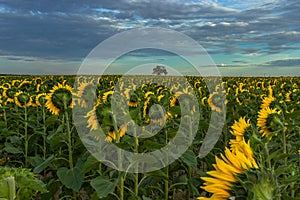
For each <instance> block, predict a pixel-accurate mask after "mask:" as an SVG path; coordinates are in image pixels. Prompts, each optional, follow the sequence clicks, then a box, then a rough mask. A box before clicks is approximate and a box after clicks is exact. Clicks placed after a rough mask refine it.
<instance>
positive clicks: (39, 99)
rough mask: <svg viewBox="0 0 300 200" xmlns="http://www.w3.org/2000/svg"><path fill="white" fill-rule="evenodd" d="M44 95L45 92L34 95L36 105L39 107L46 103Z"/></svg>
mask: <svg viewBox="0 0 300 200" xmlns="http://www.w3.org/2000/svg"><path fill="white" fill-rule="evenodd" d="M46 96H47V94H46V93H40V94H38V95H36V97H35V103H36V105H37V106H39V107H42V106H44V105H45V103H46Z"/></svg>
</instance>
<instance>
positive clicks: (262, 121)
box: [257, 107, 280, 137]
mask: <svg viewBox="0 0 300 200" xmlns="http://www.w3.org/2000/svg"><path fill="white" fill-rule="evenodd" d="M279 114H280V111H278V110H277V109H276V108H275V109H271V108H269V107H267V108H265V109H261V110H260V111H259V112H258V118H257V127H258V128H259V129H260V131H259V132H260V133H261V134H262V136H263V137H265V136H267V135H269V134H270V133H271V132H272V131H275V130H276V129H275V128H274V122H275V121H277V118H278V115H279Z"/></svg>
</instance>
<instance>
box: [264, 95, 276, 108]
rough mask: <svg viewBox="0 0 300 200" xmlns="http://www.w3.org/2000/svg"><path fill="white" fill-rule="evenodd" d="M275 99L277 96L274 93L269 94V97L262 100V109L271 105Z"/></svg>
mask: <svg viewBox="0 0 300 200" xmlns="http://www.w3.org/2000/svg"><path fill="white" fill-rule="evenodd" d="M274 101H275V98H274V97H273V96H272V95H269V96H268V97H265V98H264V99H263V101H262V104H261V106H260V108H261V109H265V108H267V107H270V106H271V104H272V103H273V102H274Z"/></svg>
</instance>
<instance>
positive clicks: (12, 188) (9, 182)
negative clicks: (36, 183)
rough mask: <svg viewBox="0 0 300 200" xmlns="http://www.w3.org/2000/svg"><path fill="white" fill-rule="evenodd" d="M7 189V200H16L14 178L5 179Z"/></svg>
mask: <svg viewBox="0 0 300 200" xmlns="http://www.w3.org/2000/svg"><path fill="white" fill-rule="evenodd" d="M5 180H6V182H7V185H8V188H9V197H8V200H14V199H15V198H16V183H15V177H13V176H11V177H7V178H6V179H5Z"/></svg>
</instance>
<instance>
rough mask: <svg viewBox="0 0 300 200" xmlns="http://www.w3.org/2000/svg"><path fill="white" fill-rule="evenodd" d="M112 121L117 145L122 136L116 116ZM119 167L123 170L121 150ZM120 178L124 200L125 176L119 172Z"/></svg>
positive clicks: (121, 197) (121, 195)
mask: <svg viewBox="0 0 300 200" xmlns="http://www.w3.org/2000/svg"><path fill="white" fill-rule="evenodd" d="M112 119H113V126H114V129H115V131H116V143H120V134H119V131H118V126H117V120H116V117H115V115H114V114H112ZM118 165H119V169H122V153H121V149H120V148H118ZM119 176H121V177H120V200H124V176H123V174H122V172H121V171H120V172H119Z"/></svg>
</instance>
